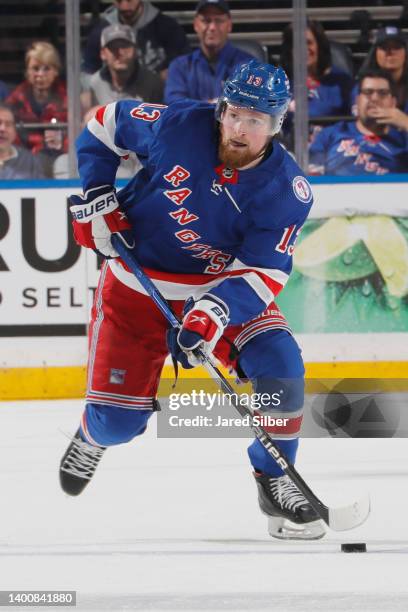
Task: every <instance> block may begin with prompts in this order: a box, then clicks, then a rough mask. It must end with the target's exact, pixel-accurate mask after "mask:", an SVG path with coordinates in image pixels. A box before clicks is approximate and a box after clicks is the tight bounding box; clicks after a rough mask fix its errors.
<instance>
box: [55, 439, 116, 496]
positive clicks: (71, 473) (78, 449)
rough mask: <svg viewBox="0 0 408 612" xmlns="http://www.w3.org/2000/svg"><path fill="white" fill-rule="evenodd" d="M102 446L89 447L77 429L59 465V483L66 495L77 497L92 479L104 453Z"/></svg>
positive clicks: (104, 448)
mask: <svg viewBox="0 0 408 612" xmlns="http://www.w3.org/2000/svg"><path fill="white" fill-rule="evenodd" d="M105 450H106V447H104V446H91V444H88V443H87V442H84V441H83V440H82V438H81V436H80V435H79V429H78V431H77V432H76V434H75V436H74V437H73V439H72V442H71V444H70V445H69V446H68V448H67V450H66V452H65V454H64V456H63V457H62V459H61V463H60V471H59V476H60V483H61V487H62V489H63V491H65V493H68V495H79V494H80V493H82V491H83V490H84V489H85V487H86V485H87V484H88V482H89V481H90V480H91V478H92V477H93V475H94V473H95V470H96V468H97V467H98V463H99V461H100V460H101V459H102V455H103V453H104V452H105Z"/></svg>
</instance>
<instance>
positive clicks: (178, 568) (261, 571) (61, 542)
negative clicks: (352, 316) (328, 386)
mask: <svg viewBox="0 0 408 612" xmlns="http://www.w3.org/2000/svg"><path fill="white" fill-rule="evenodd" d="M0 411H1V412H0V494H1V505H0V516H1V522H0V525H1V527H0V589H2V590H14V589H20V590H30V589H35V590H42V589H50V590H58V589H66V590H67V589H70V590H76V591H77V609H79V610H274V611H277V612H281V611H282V612H283V611H288V612H295V611H302V612H303V611H307V610H327V611H332V610H344V611H349V610H380V611H388V610H405V611H407V610H408V530H407V517H408V492H407V491H408V463H407V459H408V444H407V440H406V439H389V440H382V439H372V440H344V439H342V440H332V439H328V440H327V439H325V440H322V439H319V440H313V439H306V440H304V441H303V442H302V446H301V451H300V453H299V461H298V464H297V465H298V468H299V470H300V472H301V473H302V474H303V475H304V477H305V478H306V479H307V480H308V482H309V483H310V484H311V486H312V487H313V488H314V489H315V490H316V492H317V494H318V495H319V496H321V497H322V498H323V500H324V501H325V502H326V503H330V504H335V505H341V504H342V503H346V502H348V501H350V500H352V499H353V498H354V497H359V494H360V493H361V492H362V491H367V490H368V491H369V492H370V494H371V497H372V505H373V509H372V514H371V516H370V518H369V519H368V521H367V523H366V524H365V525H363V526H361V527H360V528H358V529H356V530H354V531H352V532H344V533H342V534H336V533H333V532H332V533H329V534H328V535H327V536H326V538H325V539H324V540H321V541H318V542H314V543H296V544H295V543H282V542H279V541H275V540H272V539H271V538H270V537H269V536H268V534H267V530H266V518H265V517H264V516H263V515H262V514H261V513H260V512H259V510H258V506H257V501H256V488H255V484H254V482H253V479H252V476H251V473H250V469H249V464H248V461H247V458H246V452H245V448H246V446H247V442H248V441H247V440H245V439H222V440H217V439H203V440H200V439H193V440H185V439H157V438H156V434H155V425H154V423H153V422H152V424H151V425H150V429H149V431H148V433H147V434H145V435H144V436H143V437H142V438H139V439H137V440H135V441H134V442H132V443H131V444H128V445H123V446H121V447H117V448H114V449H110V450H108V452H107V453H106V454H105V456H104V458H103V460H102V463H101V465H100V466H99V468H98V471H97V473H96V475H95V478H94V480H93V481H92V483H91V484H90V485H89V487H88V489H87V490H86V491H85V492H84V493H83V495H82V496H81V497H78V498H70V497H68V496H66V495H64V494H63V493H62V492H61V490H60V489H59V483H58V464H59V461H60V458H61V456H62V454H63V452H64V451H65V448H66V446H67V443H68V441H67V439H66V438H65V437H64V435H63V433H62V432H63V431H65V432H67V433H73V432H74V431H75V429H76V428H77V424H78V418H79V415H80V413H81V411H82V403H81V402H79V401H78V402H77V401H55V402H46V401H43V402H14V403H1V404H0ZM154 418H155V417H153V419H152V421H153V420H154ZM343 541H344V542H367V550H368V552H367V553H366V554H345V553H341V552H340V543H341V542H343ZM4 609H6V608H4ZM13 609H19V608H13ZM21 609H22V610H27V608H21ZM35 609H38V608H35ZM58 609H59V610H62V609H73V608H58Z"/></svg>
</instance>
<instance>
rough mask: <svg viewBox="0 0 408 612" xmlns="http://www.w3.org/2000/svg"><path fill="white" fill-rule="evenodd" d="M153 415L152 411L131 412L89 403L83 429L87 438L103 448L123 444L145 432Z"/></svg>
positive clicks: (83, 420) (82, 422)
mask: <svg viewBox="0 0 408 612" xmlns="http://www.w3.org/2000/svg"><path fill="white" fill-rule="evenodd" d="M151 415H152V411H151V410H129V409H126V408H119V407H117V406H108V405H105V404H92V403H88V404H87V405H86V409H85V413H84V417H83V419H82V421H81V429H82V433H83V434H84V437H85V438H90V441H91V442H92V441H93V442H96V443H97V444H100V445H102V446H111V445H114V444H123V443H125V442H129V441H130V440H132V439H133V438H135V437H136V436H139V435H141V434H142V433H143V432H144V431H145V429H146V427H147V422H148V420H149V418H150V417H151Z"/></svg>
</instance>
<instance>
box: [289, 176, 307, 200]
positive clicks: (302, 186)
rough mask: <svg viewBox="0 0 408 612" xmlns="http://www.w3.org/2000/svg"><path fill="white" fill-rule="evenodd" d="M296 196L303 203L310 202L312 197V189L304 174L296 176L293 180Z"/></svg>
mask: <svg viewBox="0 0 408 612" xmlns="http://www.w3.org/2000/svg"><path fill="white" fill-rule="evenodd" d="M292 187H293V191H294V194H295V196H296V197H297V199H298V200H300V201H301V202H302V204H309V202H310V201H311V199H312V189H311V187H310V185H309V183H308V182H307V180H306V179H305V177H304V176H296V177H295V178H294V179H293V181H292Z"/></svg>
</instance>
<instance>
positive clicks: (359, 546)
mask: <svg viewBox="0 0 408 612" xmlns="http://www.w3.org/2000/svg"><path fill="white" fill-rule="evenodd" d="M341 551H342V552H345V553H353V552H357V553H361V552H367V546H366V544H365V542H353V543H351V544H342V545H341Z"/></svg>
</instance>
